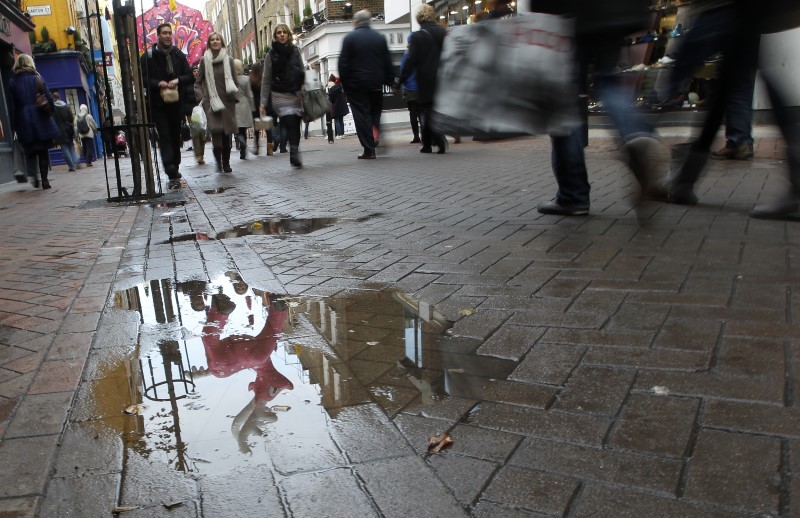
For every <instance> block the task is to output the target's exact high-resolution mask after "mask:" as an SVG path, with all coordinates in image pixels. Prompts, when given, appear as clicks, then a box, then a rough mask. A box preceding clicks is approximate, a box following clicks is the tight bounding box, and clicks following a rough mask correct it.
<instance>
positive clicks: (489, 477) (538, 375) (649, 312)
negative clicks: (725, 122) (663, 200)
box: [0, 131, 800, 517]
mask: <svg viewBox="0 0 800 518" xmlns="http://www.w3.org/2000/svg"><path fill="white" fill-rule="evenodd" d="M598 134H599V135H600V137H598V138H595V139H593V140H592V145H591V146H590V148H589V150H588V154H587V157H588V163H589V169H590V179H591V180H592V187H593V191H592V215H591V216H590V217H588V218H578V219H574V218H572V219H571V218H559V217H554V216H543V215H540V214H538V213H537V212H536V210H535V207H536V204H537V203H538V202H540V201H544V200H547V199H550V198H551V197H552V195H553V192H554V182H553V179H552V175H551V173H550V170H549V144H548V141H547V139H544V138H537V139H525V140H518V141H510V142H502V143H487V144H480V143H473V142H471V141H465V143H464V144H460V145H453V146H452V147H451V153H450V154H449V155H446V156H435V155H433V156H431V155H420V154H419V153H417V152H416V147H415V146H409V145H408V144H406V142H407V140H408V139H407V135H405V134H403V133H402V132H394V133H391V134H390V135H389V136H388V137H384V139H383V140H384V142H388V143H390V147H389V149H388V151H385V152H384V154H382V155H380V156H379V159H378V160H376V161H359V160H355V155H356V154H357V153H358V149H357V148H358V146H357V142H356V140H355V138H354V137H350V138H348V139H345V140H341V141H336V144H334V145H328V144H326V143H325V141H324V140H323V139H319V138H312V139H311V140H308V141H304V142H303V143H302V145H301V147H302V148H303V150H304V161H305V165H306V167H305V168H304V169H303V170H301V171H294V170H292V169H291V168H290V167H289V165H288V156H286V155H277V156H275V157H271V158H268V157H264V156H261V157H255V158H251V159H250V160H247V161H245V162H240V161H238V160H237V159H233V164H232V165H233V168H234V171H235V172H234V173H233V174H231V175H219V174H216V173H214V172H213V166H210V165H206V166H196V165H194V164H193V163H192V159H191V157H190V153H184V165H185V167H184V168H183V171H184V176H185V177H186V180H187V182H188V187H187V189H186V193H187V195H188V198H187V199H188V202H187V203H186V204H185V205H182V206H170V207H149V206H129V207H101V208H91V209H85V208H77V207H78V206H79V205H80V203H81V202H83V201H86V200H97V199H102V198H104V197H105V188H104V187H105V186H104V183H103V182H102V176H101V174H100V169H99V167H98V166H97V165H96V166H95V167H94V168H93V169H81V170H79V171H78V172H77V173H66V172H61V171H58V172H55V173H54V174H53V180H52V183H53V186H54V188H53V189H52V190H51V191H41V190H39V191H34V190H32V188H30V187H27V186H22V185H16V184H9V185H5V186H0V213H2V214H3V215H4V216H5V218H4V219H5V221H6V225H5V226H4V227H3V229H2V230H0V232H1V233H2V239H3V247H2V249H0V256H1V257H2V259H3V260H2V263H0V301H2V303H1V304H0V438H2V441H1V442H0V515H8V516H34V515H37V514H38V515H40V516H57V515H65V516H104V515H106V516H107V515H109V514H110V510H111V509H112V508H113V507H115V506H116V505H132V506H138V507H139V509H138V510H136V511H132V512H129V513H126V514H125V516H158V515H164V516H234V515H241V514H244V515H255V514H258V513H261V514H263V513H265V512H266V514H267V515H269V516H282V515H291V516H307V515H330V514H331V513H332V512H333V511H331V510H332V509H336V510H338V512H333V514H336V515H341V516H345V515H378V516H394V515H401V514H402V515H413V516H434V515H435V516H458V515H470V514H471V515H473V516H543V515H546V516H550V515H567V516H587V515H593V516H596V515H600V516H644V515H659V516H673V515H674V516H751V515H760V516H765V515H770V516H787V517H788V516H796V515H798V513H800V511H799V510H800V496H797V495H798V494H797V489H798V487H800V476H798V475H797V472H798V458H800V432H798V430H800V410H798V403H797V392H798V389H800V383H799V382H798V378H797V372H796V371H797V369H798V361H800V341H799V340H800V339H799V338H798V337H800V324H798V322H800V313H799V311H800V309H799V308H800V277H798V274H797V272H798V271H800V270H798V264H797V263H798V257H799V256H798V249H799V248H798V245H799V244H800V226H798V224H797V223H794V222H773V221H760V220H752V219H750V218H749V217H748V216H747V211H748V210H749V209H750V208H751V207H752V205H753V204H754V203H755V202H757V201H758V200H759V199H763V198H765V197H768V196H770V195H771V194H773V193H775V192H777V191H778V190H779V189H780V188H781V181H782V178H783V175H784V172H783V167H784V166H785V164H783V162H781V158H782V157H783V156H784V153H785V151H784V148H783V145H782V143H781V142H780V140H779V139H776V138H774V136H772V135H771V134H766V135H764V136H761V137H759V139H758V142H757V146H756V154H757V158H756V160H754V161H752V162H745V163H742V162H714V163H712V164H711V168H710V170H709V172H708V174H707V175H706V176H705V177H704V178H703V179H702V181H701V183H700V184H699V186H698V190H697V192H698V194H699V196H700V200H701V204H700V205H699V206H698V207H694V208H687V207H678V206H667V205H662V204H648V205H645V206H642V207H640V208H639V209H634V208H633V207H632V200H633V199H634V198H635V186H634V182H633V179H632V176H631V175H630V174H629V173H628V172H627V171H626V170H625V168H624V166H623V165H622V164H621V162H619V161H618V160H617V151H616V148H617V145H616V143H615V142H614V141H613V140H612V139H607V138H602V135H601V134H600V133H598ZM666 140H667V141H668V142H678V141H680V140H681V136H680V132H679V131H673V133H671V134H670V136H669V137H667V139H666ZM208 154H209V155H210V150H209V153H208ZM207 159H208V157H207ZM219 187H228V188H229V189H227V190H225V191H224V192H222V193H212V194H207V193H206V192H205V191H209V192H211V190H212V189H215V188H219ZM270 217H294V218H304V217H332V218H338V219H339V221H338V223H337V224H335V225H332V226H330V227H326V228H323V229H321V230H319V231H316V232H314V233H311V234H308V235H305V236H297V237H292V238H288V239H280V240H276V239H270V238H267V237H264V236H249V237H246V238H240V239H231V240H223V241H208V242H192V241H189V242H173V243H170V238H171V237H176V236H181V235H185V234H189V233H195V232H206V233H212V234H213V233H214V232H221V231H223V230H225V229H230V228H233V227H236V226H237V225H240V224H244V223H247V222H251V221H254V220H261V219H264V218H270ZM231 268H234V269H236V270H238V271H239V272H240V274H241V276H242V278H243V279H244V280H245V281H246V282H247V283H249V284H252V285H255V286H259V287H261V288H262V289H266V290H270V291H273V292H279V293H281V292H282V293H288V294H292V295H307V296H321V297H322V296H330V295H334V294H337V293H340V292H342V291H346V290H352V289H363V288H370V289H392V290H396V291H400V292H405V293H409V294H411V295H413V296H414V297H415V298H416V299H418V300H420V301H422V302H424V303H427V304H430V305H433V306H434V307H435V308H436V310H437V311H438V312H439V313H441V314H442V315H444V316H445V317H446V318H448V319H449V320H451V321H454V322H455V324H454V326H453V327H452V328H451V329H450V330H449V332H448V336H447V342H445V345H443V347H449V348H451V349H459V348H461V349H465V350H470V351H475V353H476V354H477V355H479V357H480V358H483V365H484V367H485V368H486V369H492V368H495V367H496V368H497V369H498V372H501V371H502V365H504V364H501V363H500V362H509V361H510V362H513V369H512V371H511V372H510V374H508V375H507V376H501V377H498V379H496V380H495V381H494V382H493V383H491V386H489V387H487V389H486V390H485V391H484V392H483V394H482V396H481V398H480V399H466V398H448V399H444V400H442V401H439V402H437V403H436V404H435V405H422V404H420V401H419V399H418V398H417V399H411V400H409V401H408V402H405V403H403V404H402V405H397V406H395V407H392V409H391V411H387V410H386V409H385V408H382V407H380V406H379V405H376V404H375V403H374V402H373V401H372V399H371V397H370V396H368V395H365V396H364V397H363V398H361V399H360V400H359V404H354V405H352V406H350V407H348V408H346V409H344V410H343V413H342V414H341V415H340V416H339V417H338V418H337V419H336V420H334V421H333V422H332V425H331V426H332V428H331V431H330V442H329V443H325V444H320V445H318V448H319V455H316V454H315V455H309V456H304V457H297V456H293V455H294V454H293V453H291V452H288V451H274V452H273V461H272V464H271V466H259V465H254V464H251V465H248V466H247V467H243V468H242V470H241V472H239V473H237V476H236V477H234V478H227V477H214V476H213V475H210V476H206V477H203V478H199V479H195V478H192V477H190V476H185V475H183V474H180V473H178V472H175V471H174V470H172V469H170V468H168V467H167V466H166V465H163V466H162V465H159V464H158V463H156V462H150V461H147V460H145V459H142V458H139V457H136V456H133V455H128V454H126V453H125V447H124V444H123V439H122V438H121V437H120V434H119V433H118V432H115V431H114V430H115V429H121V428H120V427H121V426H122V425H121V423H123V422H125V421H126V420H127V419H129V418H128V417H126V416H122V415H120V414H119V408H124V406H125V405H126V404H128V403H129V402H130V401H127V400H126V399H125V398H124V397H123V396H119V397H118V398H117V399H114V400H113V403H114V405H113V408H109V409H105V408H98V407H97V406H92V405H91V404H89V403H87V401H90V400H91V396H92V394H93V393H96V392H98V391H108V390H109V387H117V386H122V385H125V384H126V383H127V378H126V377H125V375H124V372H121V373H120V372H116V371H115V372H111V373H109V371H108V369H104V368H103V365H110V364H113V362H114V359H115V358H117V357H119V356H120V355H124V354H125V352H126V351H127V350H129V349H130V347H131V345H130V344H131V343H134V342H135V341H136V320H135V319H136V318H137V317H136V315H135V314H134V316H133V317H130V316H129V315H128V314H126V313H125V312H115V311H111V310H110V299H111V294H112V293H113V291H114V290H119V289H124V288H127V287H130V286H131V285H135V284H136V283H138V282H141V281H142V280H157V279H163V278H174V279H175V280H177V281H182V280H188V279H191V278H193V276H196V275H198V274H203V275H206V274H207V272H210V271H212V270H220V271H225V270H226V269H231ZM465 310H468V311H465ZM132 318H133V320H132ZM131 329H133V330H132V331H131ZM359 375H360V374H359V373H358V372H356V373H355V378H354V380H357V379H358V376H359ZM357 382H358V381H354V383H357ZM114 394H116V392H114ZM114 397H117V396H114ZM109 423H111V424H112V425H113V424H114V423H118V424H120V426H116V425H114V426H109ZM354 423H355V424H354ZM443 431H449V432H450V433H451V434H452V436H453V438H454V440H455V444H454V445H453V448H452V449H450V450H446V451H445V452H444V453H439V454H435V455H430V454H428V453H427V452H426V451H425V444H426V440H427V438H428V437H429V436H430V435H433V434H436V433H441V432H443ZM337 455H338V456H339V457H336V456H337ZM334 457H336V459H346V460H335V459H334ZM326 463H327V464H326ZM301 465H302V466H304V467H303V468H302V469H300V468H298V466H301ZM254 480H257V481H259V483H258V488H253V490H252V491H248V492H247V498H244V499H243V498H233V496H237V497H240V496H241V495H240V491H241V489H239V490H238V491H237V487H239V488H241V487H242V485H247V484H250V485H253V481H254ZM320 493H324V494H325V495H326V497H325V498H324V499H320V498H319V497H318V496H319V494H320ZM328 495H330V496H328ZM164 500H168V501H176V500H177V501H181V502H183V505H182V506H181V507H179V508H177V509H175V510H172V511H168V510H166V509H165V508H164V507H163V506H162V505H161V504H162V501H164ZM265 509H267V510H266V511H265Z"/></svg>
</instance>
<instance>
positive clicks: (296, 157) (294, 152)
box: [289, 144, 303, 167]
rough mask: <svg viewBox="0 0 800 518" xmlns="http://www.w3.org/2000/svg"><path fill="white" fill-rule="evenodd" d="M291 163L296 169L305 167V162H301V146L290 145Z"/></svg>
mask: <svg viewBox="0 0 800 518" xmlns="http://www.w3.org/2000/svg"><path fill="white" fill-rule="evenodd" d="M289 163H290V164H292V165H293V166H295V167H303V162H302V161H301V160H300V146H296V145H294V144H289Z"/></svg>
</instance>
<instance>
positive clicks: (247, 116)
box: [236, 75, 254, 128]
mask: <svg viewBox="0 0 800 518" xmlns="http://www.w3.org/2000/svg"><path fill="white" fill-rule="evenodd" d="M236 84H238V85H239V102H238V103H237V104H236V125H237V126H238V127H240V128H252V127H253V110H254V108H253V90H252V89H251V88H250V78H249V77H247V76H245V75H241V76H239V77H237V78H236Z"/></svg>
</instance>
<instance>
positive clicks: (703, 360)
mask: <svg viewBox="0 0 800 518" xmlns="http://www.w3.org/2000/svg"><path fill="white" fill-rule="evenodd" d="M708 363H709V357H708V354H707V353H704V352H700V351H674V350H665V349H639V348H635V349H634V348H630V347H622V348H621V347H603V346H593V347H592V348H591V349H589V351H588V352H587V353H586V356H584V357H583V361H582V364H583V365H608V366H613V367H631V368H641V369H654V370H682V371H688V372H696V371H698V370H701V369H705V368H707V367H708Z"/></svg>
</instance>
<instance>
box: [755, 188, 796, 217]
mask: <svg viewBox="0 0 800 518" xmlns="http://www.w3.org/2000/svg"><path fill="white" fill-rule="evenodd" d="M750 216H752V217H754V218H760V219H785V220H798V219H800V198H798V197H797V196H795V195H793V194H784V195H783V196H781V197H779V198H778V199H776V200H773V201H771V202H768V203H764V204H761V205H756V206H755V207H753V210H752V211H750Z"/></svg>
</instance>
